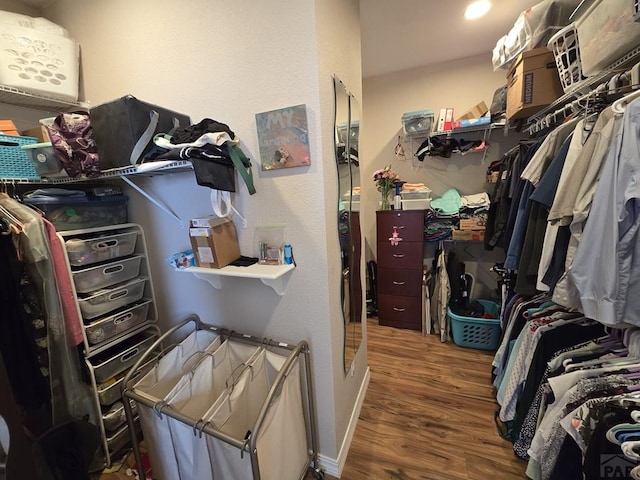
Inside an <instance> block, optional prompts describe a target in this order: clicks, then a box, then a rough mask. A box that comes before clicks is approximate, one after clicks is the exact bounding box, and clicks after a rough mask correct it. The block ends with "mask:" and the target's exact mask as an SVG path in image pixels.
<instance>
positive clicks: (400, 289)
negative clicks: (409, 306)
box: [377, 268, 422, 297]
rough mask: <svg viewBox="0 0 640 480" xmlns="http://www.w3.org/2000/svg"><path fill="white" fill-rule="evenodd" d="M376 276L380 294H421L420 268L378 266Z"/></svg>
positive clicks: (412, 295)
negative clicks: (407, 268)
mask: <svg viewBox="0 0 640 480" xmlns="http://www.w3.org/2000/svg"><path fill="white" fill-rule="evenodd" d="M377 277H378V294H380V295H400V296H404V297H419V296H420V295H422V270H406V269H390V268H379V269H378V272H377Z"/></svg>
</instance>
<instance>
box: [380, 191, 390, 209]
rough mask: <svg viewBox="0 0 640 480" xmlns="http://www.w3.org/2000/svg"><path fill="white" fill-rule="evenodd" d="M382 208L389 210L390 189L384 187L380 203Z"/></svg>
mask: <svg viewBox="0 0 640 480" xmlns="http://www.w3.org/2000/svg"><path fill="white" fill-rule="evenodd" d="M380 210H389V189H388V188H383V189H382V202H381V203H380Z"/></svg>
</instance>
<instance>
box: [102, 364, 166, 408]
mask: <svg viewBox="0 0 640 480" xmlns="http://www.w3.org/2000/svg"><path fill="white" fill-rule="evenodd" d="M155 363H156V360H155V359H152V360H150V361H149V362H147V363H145V364H144V365H143V366H142V367H140V369H139V370H138V371H137V372H136V373H135V374H134V376H133V377H132V380H136V379H138V378H140V377H142V376H143V375H144V374H146V373H147V372H148V371H149V370H151V368H152V367H153V365H154V364H155ZM126 374H127V372H126V371H124V372H121V373H119V374H118V375H115V376H114V377H112V378H110V379H108V380H107V381H105V382H103V383H99V384H98V385H97V392H98V399H99V401H100V405H102V406H103V407H109V406H111V405H113V404H114V403H115V402H117V401H118V400H120V399H121V398H122V389H121V385H122V380H124V377H125V375H126Z"/></svg>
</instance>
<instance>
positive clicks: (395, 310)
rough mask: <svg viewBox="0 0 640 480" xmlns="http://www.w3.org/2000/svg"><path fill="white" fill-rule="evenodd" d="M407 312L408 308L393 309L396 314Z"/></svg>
mask: <svg viewBox="0 0 640 480" xmlns="http://www.w3.org/2000/svg"><path fill="white" fill-rule="evenodd" d="M405 310H406V308H398V307H393V311H394V312H404V311H405Z"/></svg>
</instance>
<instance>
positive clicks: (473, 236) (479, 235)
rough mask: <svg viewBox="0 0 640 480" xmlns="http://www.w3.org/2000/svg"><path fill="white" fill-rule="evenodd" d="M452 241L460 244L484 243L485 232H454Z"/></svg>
mask: <svg viewBox="0 0 640 480" xmlns="http://www.w3.org/2000/svg"><path fill="white" fill-rule="evenodd" d="M451 239H452V240H457V241H460V242H482V241H483V240H484V230H453V231H452V237H451Z"/></svg>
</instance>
